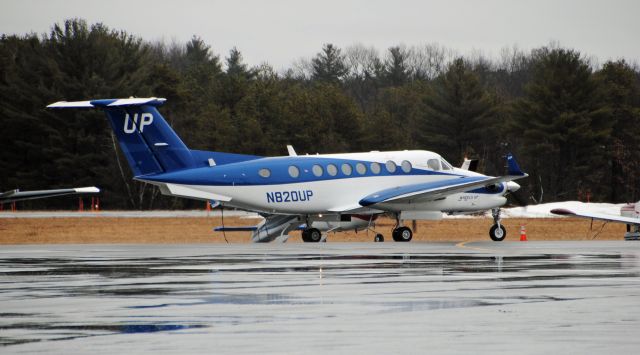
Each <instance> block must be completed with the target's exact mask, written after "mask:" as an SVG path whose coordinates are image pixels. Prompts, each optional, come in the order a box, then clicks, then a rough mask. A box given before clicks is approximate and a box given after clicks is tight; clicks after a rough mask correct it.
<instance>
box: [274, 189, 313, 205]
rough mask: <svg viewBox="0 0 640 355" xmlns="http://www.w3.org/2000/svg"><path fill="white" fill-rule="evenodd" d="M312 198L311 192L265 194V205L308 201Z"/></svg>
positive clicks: (295, 191) (297, 191) (296, 191)
mask: <svg viewBox="0 0 640 355" xmlns="http://www.w3.org/2000/svg"><path fill="white" fill-rule="evenodd" d="M312 196H313V191H311V190H294V191H274V192H267V203H278V202H299V201H309V200H311V197H312Z"/></svg>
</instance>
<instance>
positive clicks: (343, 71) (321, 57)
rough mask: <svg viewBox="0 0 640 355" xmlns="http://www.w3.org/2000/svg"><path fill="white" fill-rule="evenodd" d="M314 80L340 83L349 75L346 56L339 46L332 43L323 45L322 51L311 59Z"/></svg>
mask: <svg viewBox="0 0 640 355" xmlns="http://www.w3.org/2000/svg"><path fill="white" fill-rule="evenodd" d="M311 64H312V67H313V72H312V74H311V77H312V79H313V80H318V81H323V82H328V83H338V82H340V80H341V79H342V78H343V77H344V76H345V75H347V73H348V68H347V66H346V65H345V63H344V56H343V55H342V53H341V51H340V49H339V48H337V47H336V46H334V45H333V44H331V43H327V44H325V45H324V46H323V47H322V52H321V53H318V54H317V55H316V56H315V58H313V60H312V61H311Z"/></svg>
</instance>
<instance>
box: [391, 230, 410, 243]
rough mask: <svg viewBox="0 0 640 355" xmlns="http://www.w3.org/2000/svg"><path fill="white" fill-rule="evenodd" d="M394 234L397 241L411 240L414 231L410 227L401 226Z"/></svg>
mask: <svg viewBox="0 0 640 355" xmlns="http://www.w3.org/2000/svg"><path fill="white" fill-rule="evenodd" d="M392 236H393V240H394V241H396V242H410V241H411V239H412V238H413V232H412V231H411V229H410V228H409V227H399V228H396V229H394V230H393V233H392Z"/></svg>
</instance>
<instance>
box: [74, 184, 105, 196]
mask: <svg viewBox="0 0 640 355" xmlns="http://www.w3.org/2000/svg"><path fill="white" fill-rule="evenodd" d="M74 190H76V192H77V193H79V194H97V193H98V192H100V189H99V188H97V187H95V186H89V187H76V188H75V189H74Z"/></svg>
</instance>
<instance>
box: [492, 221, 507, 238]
mask: <svg viewBox="0 0 640 355" xmlns="http://www.w3.org/2000/svg"><path fill="white" fill-rule="evenodd" d="M506 236H507V230H506V229H505V228H504V226H503V225H502V224H501V225H500V227H499V228H498V225H497V224H494V225H493V227H491V229H490V230H489V237H491V240H493V241H494V242H501V241H503V240H504V238H505V237H506Z"/></svg>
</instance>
